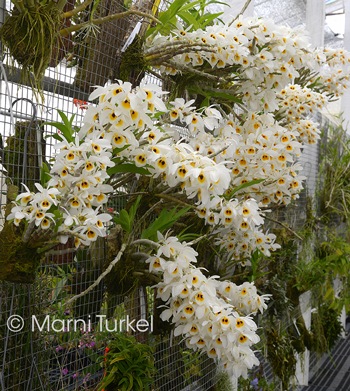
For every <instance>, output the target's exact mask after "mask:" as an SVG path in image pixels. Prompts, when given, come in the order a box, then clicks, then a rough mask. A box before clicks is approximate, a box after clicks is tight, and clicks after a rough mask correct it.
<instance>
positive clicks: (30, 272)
mask: <svg viewBox="0 0 350 391" xmlns="http://www.w3.org/2000/svg"><path fill="white" fill-rule="evenodd" d="M22 234H23V227H21V226H19V227H16V226H15V225H14V224H12V223H10V222H6V223H5V225H4V228H3V230H2V231H1V232H0V280H5V281H8V282H14V283H24V284H32V283H33V282H34V281H35V276H36V269H37V267H38V266H39V265H40V260H41V256H40V255H39V254H38V253H37V247H32V246H31V245H30V244H28V243H24V242H23V241H22Z"/></svg>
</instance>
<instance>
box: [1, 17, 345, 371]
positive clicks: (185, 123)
mask: <svg viewBox="0 0 350 391" xmlns="http://www.w3.org/2000/svg"><path fill="white" fill-rule="evenodd" d="M182 42H185V43H187V44H190V45H191V44H196V43H199V44H201V45H207V46H203V50H200V51H198V48H196V50H193V52H191V50H190V49H189V50H187V51H186V52H185V53H181V54H178V55H176V56H175V57H174V59H173V62H170V63H168V64H165V65H159V66H158V69H159V71H160V72H164V73H166V74H170V75H175V74H176V73H179V72H181V70H179V69H176V67H175V65H174V64H175V63H176V64H180V66H181V65H183V66H186V67H187V68H186V69H188V67H192V68H193V69H200V67H201V66H202V65H203V64H205V63H206V64H209V65H210V66H211V68H212V70H215V69H217V70H218V71H219V70H221V69H224V68H225V67H226V66H228V67H230V69H231V70H230V74H231V76H232V75H233V76H232V77H233V79H230V83H231V87H232V88H231V89H229V91H232V92H233V94H234V95H235V98H237V99H236V101H237V102H236V101H235V102H236V103H237V104H238V106H234V105H235V103H232V105H231V106H229V107H226V108H225V106H224V105H220V102H221V101H220V99H219V100H217V102H218V103H215V99H214V104H212V105H210V106H209V107H201V108H200V109H198V108H196V107H195V105H194V103H195V101H194V100H190V99H188V100H187V101H186V100H185V99H183V98H176V99H174V100H173V101H171V102H168V103H167V104H165V101H166V99H165V98H166V94H167V92H164V91H163V90H162V89H161V87H159V86H157V85H155V84H151V83H145V82H141V84H140V86H139V87H137V88H136V89H132V85H131V83H128V82H122V81H116V82H115V83H113V84H111V85H107V86H105V87H98V88H96V90H95V91H94V92H93V93H92V94H91V96H90V100H96V102H97V103H96V104H95V105H90V106H89V107H88V108H87V110H86V114H85V117H84V120H83V125H82V127H81V128H80V130H79V131H78V132H77V133H76V134H75V135H74V137H73V136H72V137H71V139H70V140H69V141H68V140H67V139H64V138H65V137H64V135H62V139H63V141H62V142H60V143H58V144H57V145H56V149H57V154H56V157H55V159H54V163H53V165H52V168H51V170H50V174H49V175H50V179H49V181H48V182H47V183H46V187H44V186H43V185H40V184H36V188H37V190H38V192H37V193H33V192H30V191H29V190H28V189H27V188H26V192H24V193H22V194H20V195H19V196H18V197H17V199H16V205H15V206H14V208H13V209H12V213H11V214H10V215H9V216H8V219H10V220H11V219H13V220H14V224H16V225H18V224H19V223H20V222H21V221H22V220H25V221H26V222H28V223H29V225H34V226H35V227H37V228H38V229H39V230H44V231H46V232H50V230H52V231H54V229H53V228H55V233H54V234H55V235H57V236H59V238H60V241H61V242H63V243H64V242H66V241H67V239H68V236H69V235H73V236H74V234H75V246H76V247H78V246H79V245H81V244H83V245H89V244H90V243H91V242H92V241H95V240H96V239H97V238H98V237H99V236H105V235H106V228H105V223H106V222H107V221H109V220H110V218H111V217H110V216H109V215H108V214H106V213H102V209H103V208H104V206H105V204H106V202H107V201H108V193H111V192H112V191H113V187H112V185H113V186H114V187H118V185H119V184H120V183H121V182H119V178H117V179H116V178H115V177H114V178H112V179H111V180H110V181H109V183H108V184H106V181H107V180H108V179H109V175H108V173H107V169H108V168H111V167H114V166H115V165H117V167H116V171H115V172H123V169H121V170H120V171H118V165H121V166H123V165H125V166H124V168H127V167H130V166H131V165H133V168H136V167H137V170H136V171H138V172H140V173H143V174H145V175H146V174H147V175H150V176H152V177H153V178H157V179H158V181H159V182H160V184H161V185H162V186H159V188H165V189H166V190H165V191H166V192H168V193H170V195H171V197H172V199H173V200H175V201H176V197H177V196H178V195H180V194H181V195H182V194H185V195H186V197H187V198H188V199H189V200H192V201H191V202H192V206H193V208H194V210H195V211H196V213H197V215H198V216H199V217H200V218H202V219H204V221H205V223H206V224H208V225H210V226H211V233H212V234H213V236H214V237H215V238H214V240H215V243H216V244H217V245H220V247H221V250H223V251H222V252H224V253H225V254H226V259H227V260H229V261H230V260H236V261H242V259H245V260H249V258H250V256H251V253H252V252H254V251H255V250H260V251H261V252H262V253H263V254H265V255H266V256H269V255H270V252H271V251H274V250H276V249H277V248H278V247H279V245H278V244H277V243H275V240H276V236H275V235H274V234H272V233H269V232H266V231H265V230H264V229H263V224H264V217H265V213H267V211H266V209H267V208H268V207H269V206H271V205H273V204H277V205H287V204H289V203H290V202H291V200H292V199H296V198H298V196H299V192H300V190H301V189H302V181H303V180H304V179H305V177H304V176H302V175H301V174H300V172H301V171H302V167H301V165H300V164H298V163H296V159H297V158H298V156H299V155H300V153H301V149H302V147H303V144H314V143H315V142H316V140H317V139H318V138H319V131H318V129H317V126H316V124H315V123H314V122H313V121H312V120H311V119H310V118H308V115H309V114H310V113H311V114H312V113H313V112H314V111H315V110H319V109H322V108H323V107H324V106H325V105H326V104H327V103H328V100H329V98H331V97H333V96H337V95H339V94H341V93H342V91H343V90H344V88H346V87H347V82H348V80H347V79H348V77H347V73H346V72H347V71H346V69H345V68H344V67H345V65H346V66H347V65H348V64H349V60H350V56H349V53H347V52H345V51H340V50H339V51H337V50H335V51H332V50H323V49H322V50H312V51H311V50H309V44H308V39H307V36H306V35H305V33H304V32H303V31H301V30H299V31H294V30H291V29H289V28H286V27H280V26H275V25H274V23H273V22H271V21H268V20H263V19H258V18H246V19H243V18H242V17H239V18H238V19H237V20H236V21H235V22H234V24H233V25H232V26H231V27H229V26H228V25H223V26H210V27H208V28H207V30H206V31H204V30H197V31H191V28H187V29H184V28H183V27H182V26H180V25H178V27H177V29H175V30H173V31H172V33H171V35H169V36H162V35H157V36H155V37H151V38H150V39H149V40H147V42H146V45H145V55H151V54H152V53H154V52H155V51H157V50H162V48H167V45H175V46H176V45H177V44H180V45H181V44H182ZM341 67H343V68H344V69H341ZM207 68H208V67H207ZM310 70H312V71H311V72H310ZM317 72H320V75H321V76H320V78H318V76H316V73H317ZM218 73H219V72H218ZM231 76H230V77H231ZM219 78H220V77H219ZM299 82H300V83H299ZM203 88H204V87H203ZM226 106H227V105H226ZM224 108H225V110H224ZM125 163H126V164H125ZM121 168H123V167H121ZM146 170H147V171H146ZM124 171H125V170H124ZM126 171H127V170H126ZM134 172H135V170H134V171H131V174H130V175H129V174H126V175H125V176H124V177H123V179H125V178H127V179H128V178H129V179H131V177H132V176H133V175H134V174H132V173H134ZM128 175H129V177H128ZM171 191H172V192H171ZM168 195H169V194H168ZM55 226H56V227H55ZM159 243H160V245H159V247H158V251H157V254H156V255H155V256H151V257H150V258H149V259H148V262H149V264H150V271H151V272H156V273H158V272H161V276H162V282H160V283H159V284H158V285H157V289H158V297H160V298H161V299H162V300H163V301H164V302H166V306H167V309H165V311H164V312H163V313H162V316H161V317H162V319H163V320H169V319H171V321H172V322H173V323H175V325H176V329H175V333H176V334H177V335H180V334H182V335H183V336H184V338H185V339H186V344H187V346H189V347H191V348H193V349H195V350H196V349H200V350H202V351H205V352H207V354H208V355H209V356H210V357H214V358H217V359H219V360H220V361H222V362H223V363H224V364H225V366H226V368H227V370H228V371H229V372H230V373H231V374H234V375H235V376H239V375H243V376H246V374H247V369H249V368H251V367H252V366H253V365H254V364H257V363H258V362H257V359H256V358H255V356H254V354H253V352H252V349H251V347H252V345H253V344H255V343H256V342H258V340H259V338H258V336H257V334H256V329H257V327H256V325H255V323H254V322H253V321H252V319H251V318H250V317H249V315H250V314H254V313H256V312H257V311H262V310H263V309H264V308H266V304H265V300H267V297H265V296H259V295H258V293H257V290H256V288H255V286H254V285H253V284H251V283H245V284H243V285H241V286H236V285H235V284H233V283H230V282H220V281H219V280H218V279H217V278H216V277H210V278H208V277H206V276H205V275H204V274H203V272H202V270H201V268H196V267H195V266H194V263H196V257H197V253H196V252H195V251H194V250H193V249H192V248H191V247H190V246H189V245H188V244H186V243H180V242H179V241H178V240H177V238H175V237H166V238H164V237H162V236H159ZM248 262H249V261H248ZM242 264H243V263H242Z"/></svg>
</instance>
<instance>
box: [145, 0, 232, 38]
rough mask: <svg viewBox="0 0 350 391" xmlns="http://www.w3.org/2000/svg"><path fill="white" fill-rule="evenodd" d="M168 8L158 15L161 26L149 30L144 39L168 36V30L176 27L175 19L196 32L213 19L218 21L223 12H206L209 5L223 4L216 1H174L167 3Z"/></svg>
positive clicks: (211, 22)
mask: <svg viewBox="0 0 350 391" xmlns="http://www.w3.org/2000/svg"><path fill="white" fill-rule="evenodd" d="M169 4H170V6H169V7H168V9H167V10H166V11H165V12H161V13H160V14H159V17H158V19H159V20H160V21H161V22H162V23H163V26H162V25H160V24H158V25H157V26H156V27H153V28H150V29H148V31H147V34H146V38H147V37H148V36H150V35H155V34H156V33H157V32H161V33H163V34H169V33H170V30H171V29H172V28H173V27H175V26H176V21H177V17H179V18H180V19H182V21H183V22H184V23H185V25H187V26H188V27H190V26H191V31H192V30H197V29H199V28H204V27H206V26H208V25H210V24H213V21H214V20H215V19H218V18H219V17H220V16H221V15H222V14H223V12H220V13H215V14H213V13H210V12H207V10H206V7H207V6H208V5H210V4H224V5H227V6H228V4H227V3H223V2H221V1H217V0H211V1H209V2H208V1H206V0H196V1H192V2H188V0H175V1H173V2H171V3H170V2H169Z"/></svg>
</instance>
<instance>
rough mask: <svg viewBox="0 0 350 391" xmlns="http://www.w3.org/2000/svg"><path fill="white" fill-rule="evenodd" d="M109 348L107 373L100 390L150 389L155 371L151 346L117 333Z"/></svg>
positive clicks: (140, 390) (139, 390)
mask: <svg viewBox="0 0 350 391" xmlns="http://www.w3.org/2000/svg"><path fill="white" fill-rule="evenodd" d="M108 349H109V350H108V351H107V354H106V374H105V377H104V379H103V381H102V384H101V385H100V387H99V389H98V391H102V390H103V389H104V390H105V391H116V390H118V391H131V390H133V391H143V390H148V391H149V390H150V388H149V384H150V383H152V381H153V379H152V376H153V375H154V373H155V368H154V365H153V361H154V359H153V356H152V351H151V348H150V346H148V345H144V344H140V343H136V340H135V338H134V337H131V336H130V337H128V336H124V335H123V334H117V335H116V336H115V340H113V341H111V342H110V343H109V345H108Z"/></svg>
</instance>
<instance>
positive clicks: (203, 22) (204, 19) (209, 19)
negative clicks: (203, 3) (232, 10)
mask: <svg viewBox="0 0 350 391" xmlns="http://www.w3.org/2000/svg"><path fill="white" fill-rule="evenodd" d="M222 14H223V12H218V13H216V14H205V15H203V16H202V17H201V18H200V19H199V23H200V24H201V25H202V26H203V27H205V26H207V25H208V24H209V23H211V22H212V21H213V20H214V19H216V18H218V17H219V16H220V15H222Z"/></svg>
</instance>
